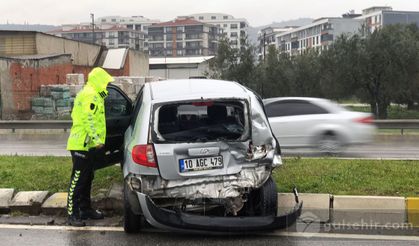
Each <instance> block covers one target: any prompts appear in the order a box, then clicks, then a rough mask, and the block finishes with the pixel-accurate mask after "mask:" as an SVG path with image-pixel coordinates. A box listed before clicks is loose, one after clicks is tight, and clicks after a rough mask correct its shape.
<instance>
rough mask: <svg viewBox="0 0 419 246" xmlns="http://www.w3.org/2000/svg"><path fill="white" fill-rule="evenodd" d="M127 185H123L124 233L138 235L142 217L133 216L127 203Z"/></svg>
mask: <svg viewBox="0 0 419 246" xmlns="http://www.w3.org/2000/svg"><path fill="white" fill-rule="evenodd" d="M128 192H130V190H129V188H128V185H127V184H126V183H125V185H124V231H125V232H126V233H138V232H140V230H141V225H142V221H143V220H144V218H143V216H141V215H137V214H134V213H133V212H132V210H131V207H130V205H129V202H128Z"/></svg>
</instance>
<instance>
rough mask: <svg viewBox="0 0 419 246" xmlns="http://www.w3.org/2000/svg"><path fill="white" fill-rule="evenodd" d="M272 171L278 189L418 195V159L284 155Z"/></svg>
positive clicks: (283, 190) (356, 193)
mask: <svg viewBox="0 0 419 246" xmlns="http://www.w3.org/2000/svg"><path fill="white" fill-rule="evenodd" d="M284 162H285V164H284V165H283V166H282V167H280V168H277V169H276V170H275V172H274V174H273V175H274V179H275V181H276V184H277V187H278V190H279V191H280V192H290V191H291V189H292V187H293V186H294V184H295V185H296V186H297V187H298V190H299V192H302V193H329V194H334V195H377V196H419V161H395V160H340V159H332V158H330V159H329V158H321V159H320V158H319V159H315V158H310V159H301V158H287V159H285V161H284Z"/></svg>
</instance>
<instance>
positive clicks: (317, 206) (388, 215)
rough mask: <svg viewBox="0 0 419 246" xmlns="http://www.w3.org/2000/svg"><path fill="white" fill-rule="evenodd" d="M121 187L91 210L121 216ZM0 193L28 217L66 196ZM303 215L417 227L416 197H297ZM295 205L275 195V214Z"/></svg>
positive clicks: (5, 203) (62, 204)
mask: <svg viewBox="0 0 419 246" xmlns="http://www.w3.org/2000/svg"><path fill="white" fill-rule="evenodd" d="M122 190H123V189H122V185H120V184H114V185H112V187H111V188H110V189H109V190H106V189H105V190H102V193H99V194H98V196H96V197H94V198H93V199H92V200H93V201H92V203H93V206H94V207H96V208H98V209H101V210H103V211H104V212H105V214H106V215H108V216H109V215H115V214H117V215H120V214H122V212H123V191H122ZM13 194H14V189H0V211H3V212H4V213H9V212H15V211H18V212H23V213H27V214H30V215H39V214H40V213H41V212H42V214H44V215H60V216H61V215H65V212H66V205H67V193H65V192H64V193H63V192H60V193H55V194H52V195H51V196H50V197H48V198H47V195H48V192H47V191H33V192H19V193H17V194H16V195H15V196H14V197H13V199H12V196H13ZM299 198H300V201H303V203H304V205H303V211H302V213H301V217H300V219H299V220H300V222H305V223H311V222H316V223H331V224H343V225H344V224H346V225H351V224H352V225H354V224H356V225H375V226H389V225H390V226H394V225H396V226H400V227H401V226H410V227H419V197H408V198H405V197H384V196H339V195H335V196H333V195H331V194H311V193H301V194H300V196H299ZM294 204H295V198H294V194H292V193H278V214H283V213H286V212H287V211H289V210H290V209H291V208H292V207H293V206H294Z"/></svg>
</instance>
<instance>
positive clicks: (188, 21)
mask: <svg viewBox="0 0 419 246" xmlns="http://www.w3.org/2000/svg"><path fill="white" fill-rule="evenodd" d="M203 24H204V23H202V22H199V21H196V20H194V19H192V18H188V19H176V20H173V21H168V22H161V23H157V24H153V25H151V27H162V26H193V25H203Z"/></svg>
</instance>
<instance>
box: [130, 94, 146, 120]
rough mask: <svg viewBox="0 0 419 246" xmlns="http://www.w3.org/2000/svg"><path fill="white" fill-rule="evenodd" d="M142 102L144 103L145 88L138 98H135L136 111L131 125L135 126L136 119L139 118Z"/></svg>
mask: <svg viewBox="0 0 419 246" xmlns="http://www.w3.org/2000/svg"><path fill="white" fill-rule="evenodd" d="M142 103H143V90H142V89H141V90H140V92H139V93H138V95H137V98H136V99H135V107H134V112H133V114H132V118H131V123H130V126H131V127H134V125H135V120H136V119H137V116H138V113H139V112H140V109H141V105H142Z"/></svg>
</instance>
